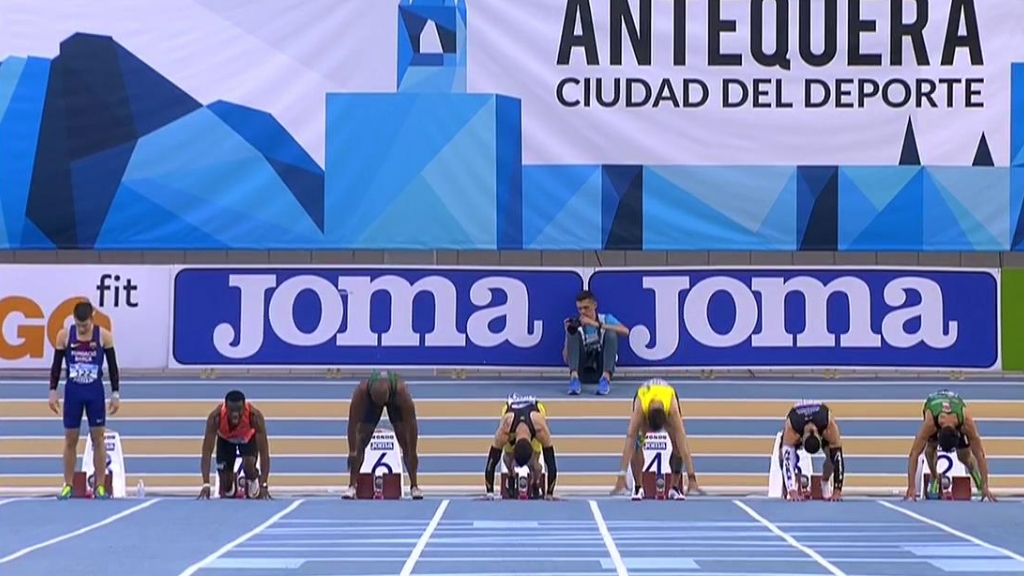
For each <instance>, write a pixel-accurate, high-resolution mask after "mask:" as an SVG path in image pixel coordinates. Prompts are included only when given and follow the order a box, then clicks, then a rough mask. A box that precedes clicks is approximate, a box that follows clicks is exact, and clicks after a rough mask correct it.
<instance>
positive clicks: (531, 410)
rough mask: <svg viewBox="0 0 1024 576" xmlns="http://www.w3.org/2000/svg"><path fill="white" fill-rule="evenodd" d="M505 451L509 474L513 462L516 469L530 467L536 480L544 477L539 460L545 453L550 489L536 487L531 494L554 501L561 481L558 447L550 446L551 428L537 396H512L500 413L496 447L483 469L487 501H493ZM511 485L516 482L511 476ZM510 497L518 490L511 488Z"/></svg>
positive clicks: (488, 456) (494, 445)
mask: <svg viewBox="0 0 1024 576" xmlns="http://www.w3.org/2000/svg"><path fill="white" fill-rule="evenodd" d="M502 451H504V453H505V454H504V460H505V468H506V469H507V470H509V471H510V472H511V471H512V469H513V462H514V463H515V465H516V466H529V467H530V472H531V474H533V477H534V478H535V479H537V480H539V479H540V477H541V467H540V458H539V456H540V455H541V454H542V453H543V455H544V465H545V466H547V469H548V472H547V481H548V485H547V486H545V487H541V486H539V485H536V484H535V485H534V487H533V489H531V491H530V492H531V494H540V493H542V494H544V498H545V499H547V500H552V499H554V497H555V482H556V480H557V479H558V467H557V466H556V464H555V447H554V445H553V444H552V443H551V430H550V429H549V428H548V420H547V410H545V409H544V404H542V403H541V402H540V401H539V400H537V397H536V396H519V395H518V394H512V395H510V396H509V397H508V399H507V400H506V401H505V406H504V407H503V408H502V410H501V422H500V423H499V424H498V430H497V431H496V432H495V433H494V443H492V444H491V450H490V452H488V454H487V465H486V467H485V468H484V485H485V488H486V490H487V497H488V498H494V497H495V494H494V473H495V470H497V468H498V459H499V458H502ZM508 478H509V482H510V483H512V482H514V481H515V479H514V477H513V475H512V474H511V473H510V474H509V475H508ZM507 489H508V493H509V494H513V493H514V492H515V489H514V488H513V487H512V486H511V485H510V486H508V487H507Z"/></svg>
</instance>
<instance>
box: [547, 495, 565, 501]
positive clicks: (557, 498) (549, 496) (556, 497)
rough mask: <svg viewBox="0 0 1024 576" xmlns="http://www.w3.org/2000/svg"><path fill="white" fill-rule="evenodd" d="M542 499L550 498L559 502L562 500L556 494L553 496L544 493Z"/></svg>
mask: <svg viewBox="0 0 1024 576" xmlns="http://www.w3.org/2000/svg"><path fill="white" fill-rule="evenodd" d="M544 499H545V500H551V501H559V502H560V501H561V500H562V499H561V498H559V497H558V496H555V495H554V494H545V495H544Z"/></svg>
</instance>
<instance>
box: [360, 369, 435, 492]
mask: <svg viewBox="0 0 1024 576" xmlns="http://www.w3.org/2000/svg"><path fill="white" fill-rule="evenodd" d="M385 408H387V410H388V420H390V421H391V426H393V427H394V429H395V439H396V440H398V446H399V448H401V450H402V458H403V459H404V460H405V468H406V471H407V472H408V473H409V484H410V490H409V493H410V495H411V496H412V497H413V499H414V500H420V499H422V498H423V491H422V490H420V486H419V482H418V481H417V477H416V471H417V470H418V469H419V464H420V459H419V456H418V455H417V454H416V443H417V441H418V440H419V434H420V433H419V426H418V424H417V422H416V403H415V402H413V400H412V395H411V394H410V393H409V386H408V385H407V384H406V383H405V381H403V380H402V379H401V377H400V376H399V375H398V373H396V372H391V371H384V372H380V371H377V370H374V371H373V372H372V373H371V374H370V377H369V378H368V379H366V380H363V381H362V382H360V383H359V385H358V386H356V389H355V390H353V391H352V400H351V402H349V406H348V472H349V480H348V488H347V489H346V490H345V491H344V492H343V493H342V495H341V497H342V498H346V499H352V498H355V497H356V479H357V478H358V477H359V470H360V469H361V468H362V467H363V458H364V457H365V456H366V446H367V445H368V444H369V443H370V438H372V437H373V431H374V430H376V429H377V424H379V423H380V418H381V416H383V414H384V409H385Z"/></svg>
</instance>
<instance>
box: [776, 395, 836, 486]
mask: <svg viewBox="0 0 1024 576" xmlns="http://www.w3.org/2000/svg"><path fill="white" fill-rule="evenodd" d="M800 448H803V449H804V450H807V453H808V454H817V453H818V451H819V450H824V451H825V454H826V456H827V458H826V459H825V465H824V469H823V470H822V479H823V481H828V480H829V479H830V478H831V480H832V495H831V499H832V500H839V499H841V498H842V496H843V479H844V477H845V475H846V464H845V461H844V459H843V446H842V437H841V436H840V434H839V426H838V424H836V420H835V418H834V417H833V416H832V411H831V410H830V409H829V407H828V405H827V404H824V403H822V402H815V401H801V402H797V403H796V404H795V405H793V407H792V408H790V409H789V413H787V414H786V423H785V424H784V425H783V427H782V449H781V451H780V452H781V454H780V455H779V456H780V458H781V460H782V473H783V478H784V480H785V482H786V490H787V491H788V492H789V497H790V499H791V500H798V499H799V497H800V493H799V491H798V490H797V488H798V487H797V485H796V474H795V468H796V465H797V454H796V452H797V450H799V449H800Z"/></svg>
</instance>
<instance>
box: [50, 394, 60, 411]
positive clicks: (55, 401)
mask: <svg viewBox="0 0 1024 576" xmlns="http://www.w3.org/2000/svg"><path fill="white" fill-rule="evenodd" d="M49 404H50V410H52V411H53V413H54V414H56V415H57V416H60V397H58V396H57V391H56V390H50V402H49Z"/></svg>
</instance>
